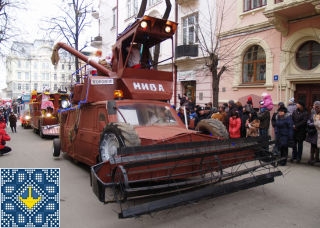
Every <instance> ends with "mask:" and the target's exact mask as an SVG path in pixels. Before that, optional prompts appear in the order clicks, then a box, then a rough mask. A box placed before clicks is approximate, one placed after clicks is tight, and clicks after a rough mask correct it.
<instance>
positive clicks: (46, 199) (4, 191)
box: [0, 169, 60, 228]
mask: <svg viewBox="0 0 320 228" xmlns="http://www.w3.org/2000/svg"><path fill="white" fill-rule="evenodd" d="M0 171H1V174H0V186H1V189H0V193H1V196H0V198H1V204H0V209H1V216H0V220H1V221H0V222H1V225H0V227H47V228H51V227H60V193H59V192H60V187H59V184H60V169H0Z"/></svg>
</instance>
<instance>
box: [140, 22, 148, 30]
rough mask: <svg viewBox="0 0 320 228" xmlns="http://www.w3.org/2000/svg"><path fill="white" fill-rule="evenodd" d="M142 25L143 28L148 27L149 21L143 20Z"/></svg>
mask: <svg viewBox="0 0 320 228" xmlns="http://www.w3.org/2000/svg"><path fill="white" fill-rule="evenodd" d="M140 26H141V28H143V29H146V28H147V27H148V22H147V21H141V23H140Z"/></svg>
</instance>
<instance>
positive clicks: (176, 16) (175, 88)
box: [173, 1, 178, 106]
mask: <svg viewBox="0 0 320 228" xmlns="http://www.w3.org/2000/svg"><path fill="white" fill-rule="evenodd" d="M174 20H175V22H177V21H178V3H177V1H175V6H174ZM177 44H178V29H177V31H176V34H175V37H174V57H175V55H176V53H175V50H176V47H177ZM177 74H178V66H177V65H176V64H175V63H174V80H173V81H174V82H173V104H174V106H176V105H177Z"/></svg>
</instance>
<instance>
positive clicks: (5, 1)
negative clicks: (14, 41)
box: [0, 0, 23, 54]
mask: <svg viewBox="0 0 320 228" xmlns="http://www.w3.org/2000/svg"><path fill="white" fill-rule="evenodd" d="M22 6H23V4H22V3H21V2H20V1H19V0H0V44H1V46H3V45H4V44H5V43H6V42H8V41H10V39H11V38H12V37H15V36H16V35H17V29H16V27H15V26H14V25H13V24H14V23H13V22H14V15H13V14H12V13H13V11H12V9H22ZM10 10H11V11H10ZM1 54H3V51H1Z"/></svg>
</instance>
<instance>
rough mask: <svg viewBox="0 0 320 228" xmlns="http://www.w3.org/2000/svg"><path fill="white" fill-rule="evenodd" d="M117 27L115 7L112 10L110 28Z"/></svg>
mask: <svg viewBox="0 0 320 228" xmlns="http://www.w3.org/2000/svg"><path fill="white" fill-rule="evenodd" d="M116 25H117V7H115V8H113V9H112V27H113V28H114V27H116Z"/></svg>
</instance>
